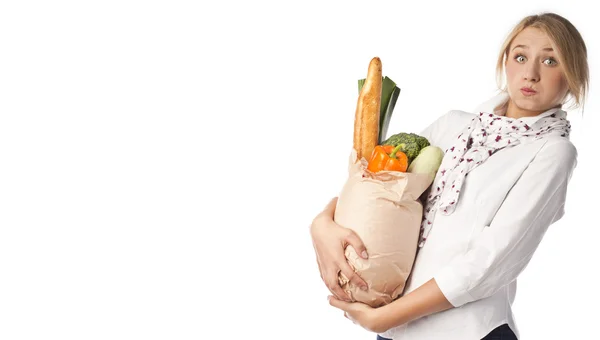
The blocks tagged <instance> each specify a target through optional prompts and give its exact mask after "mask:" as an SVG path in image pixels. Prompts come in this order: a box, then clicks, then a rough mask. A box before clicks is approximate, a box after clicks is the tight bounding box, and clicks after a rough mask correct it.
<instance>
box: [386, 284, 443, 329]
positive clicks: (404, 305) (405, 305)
mask: <svg viewBox="0 0 600 340" xmlns="http://www.w3.org/2000/svg"><path fill="white" fill-rule="evenodd" d="M450 308H453V306H452V304H450V302H448V300H447V299H446V297H445V296H444V294H443V293H442V291H441V290H440V288H439V287H438V285H437V283H436V282H435V280H434V279H431V280H429V281H427V282H426V283H425V284H423V285H422V286H421V287H419V288H417V289H415V290H414V291H412V292H410V293H408V294H406V295H405V296H403V297H401V298H399V299H397V300H395V301H394V302H392V303H390V304H388V305H385V306H383V307H380V308H378V309H377V312H378V316H377V320H378V322H377V323H378V327H377V328H378V329H380V330H388V329H390V328H394V327H397V326H400V325H403V324H405V323H408V322H411V321H413V320H416V319H419V318H421V317H424V316H427V315H430V314H434V313H437V312H441V311H444V310H447V309H450Z"/></svg>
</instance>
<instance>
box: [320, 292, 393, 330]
mask: <svg viewBox="0 0 600 340" xmlns="http://www.w3.org/2000/svg"><path fill="white" fill-rule="evenodd" d="M327 299H328V300H329V304H330V305H332V306H333V307H336V308H338V309H340V310H343V311H344V316H345V317H346V318H347V319H349V320H350V321H352V322H354V323H355V324H356V325H359V326H361V327H362V328H364V329H366V330H368V331H370V332H374V333H383V332H385V331H387V329H385V327H383V325H382V323H381V322H380V321H381V318H380V317H379V315H378V314H379V311H380V310H379V309H378V308H373V307H371V306H369V305H367V304H365V303H362V302H345V301H341V300H338V299H336V298H335V297H333V296H329V297H328V298H327Z"/></svg>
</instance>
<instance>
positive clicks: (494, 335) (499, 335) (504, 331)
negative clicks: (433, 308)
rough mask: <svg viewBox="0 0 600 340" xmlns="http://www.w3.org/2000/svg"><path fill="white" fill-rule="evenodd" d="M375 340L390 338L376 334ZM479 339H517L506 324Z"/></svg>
mask: <svg viewBox="0 0 600 340" xmlns="http://www.w3.org/2000/svg"><path fill="white" fill-rule="evenodd" d="M377 340H391V339H388V338H384V337H382V336H379V335H377ZM481 340H517V336H516V335H515V333H513V331H512V330H511V329H510V327H508V325H507V324H504V325H502V326H498V327H496V328H495V329H494V330H493V331H491V332H490V333H489V334H488V335H486V336H485V337H484V338H483V339H481Z"/></svg>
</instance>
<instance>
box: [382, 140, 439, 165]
mask: <svg viewBox="0 0 600 340" xmlns="http://www.w3.org/2000/svg"><path fill="white" fill-rule="evenodd" d="M382 144H383V145H393V146H394V147H396V146H398V145H399V144H403V146H402V147H401V148H400V150H401V151H402V152H404V153H405V154H406V156H407V157H408V164H409V165H410V163H411V162H412V161H413V159H415V158H417V156H418V155H419V152H421V150H423V149H424V148H425V147H427V146H429V145H430V144H429V141H428V140H427V138H425V137H423V136H419V135H417V134H415V133H406V132H400V133H397V134H395V135H393V136H390V138H388V139H386V140H385V141H384V142H383V143H382Z"/></svg>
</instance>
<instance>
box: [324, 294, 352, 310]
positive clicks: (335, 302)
mask: <svg viewBox="0 0 600 340" xmlns="http://www.w3.org/2000/svg"><path fill="white" fill-rule="evenodd" d="M327 300H328V301H329V304H330V305H332V306H333V307H335V308H338V309H341V310H343V311H344V312H347V311H348V310H349V307H350V303H349V302H346V301H342V300H339V299H337V298H336V297H335V296H332V295H329V296H328V297H327Z"/></svg>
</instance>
